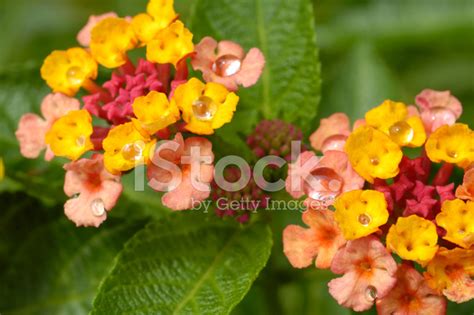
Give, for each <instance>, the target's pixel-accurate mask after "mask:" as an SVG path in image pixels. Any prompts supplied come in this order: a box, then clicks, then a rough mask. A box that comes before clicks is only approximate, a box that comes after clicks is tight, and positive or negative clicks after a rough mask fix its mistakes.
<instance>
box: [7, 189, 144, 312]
mask: <svg viewBox="0 0 474 315" xmlns="http://www.w3.org/2000/svg"><path fill="white" fill-rule="evenodd" d="M0 198H1V200H2V203H3V204H4V205H7V206H4V207H3V208H2V213H1V216H0V238H1V239H2V240H8V242H2V243H1V245H0V310H1V313H2V314H6V315H9V314H17V315H19V314H25V315H26V314H27V315H33V314H86V313H88V312H89V311H90V309H91V307H92V300H93V297H94V296H95V294H96V292H97V288H98V286H99V283H100V281H101V279H102V278H103V277H105V276H106V274H107V272H108V271H109V268H110V266H112V263H113V260H114V257H115V256H116V255H117V253H118V252H119V251H120V250H121V249H122V244H123V243H124V242H125V241H126V240H127V239H128V238H130V237H131V236H132V235H133V233H134V232H135V231H137V230H138V229H139V228H141V227H142V226H143V225H144V222H137V221H132V220H118V219H113V218H109V219H108V220H107V221H106V222H105V223H104V224H103V225H102V226H101V227H100V228H99V229H96V228H76V227H75V226H74V224H73V223H72V222H70V221H69V220H67V218H66V217H65V216H64V214H63V209H62V208H50V209H45V208H43V207H42V205H41V204H40V203H39V202H38V201H36V200H34V199H30V198H28V197H25V195H23V194H2V195H0Z"/></svg>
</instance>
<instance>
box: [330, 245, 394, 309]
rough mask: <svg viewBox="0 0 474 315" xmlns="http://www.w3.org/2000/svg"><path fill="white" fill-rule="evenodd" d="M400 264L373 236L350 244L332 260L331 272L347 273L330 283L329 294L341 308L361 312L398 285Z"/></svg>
mask: <svg viewBox="0 0 474 315" xmlns="http://www.w3.org/2000/svg"><path fill="white" fill-rule="evenodd" d="M396 270H397V265H396V263H395V260H393V258H392V256H391V255H390V254H389V253H388V252H387V250H386V249H385V247H384V245H383V244H382V243H381V242H380V241H379V240H378V239H377V238H376V237H374V236H368V237H364V238H360V239H357V240H354V241H349V242H347V244H346V246H345V247H344V248H341V249H340V250H339V251H338V252H337V253H336V255H335V256H334V259H333V261H332V265H331V271H332V272H334V273H336V274H344V275H343V276H342V277H341V278H337V279H333V280H331V281H330V282H329V284H328V286H329V293H330V294H331V295H332V296H333V297H334V298H335V299H336V300H337V302H338V303H339V304H340V305H343V306H345V307H349V308H352V309H353V310H354V311H357V312H361V311H365V310H368V309H370V308H371V307H372V305H373V304H374V302H375V300H376V298H382V297H384V296H385V295H386V294H387V293H388V292H389V291H390V289H391V288H392V287H393V286H394V285H395V282H396V278H395V272H396Z"/></svg>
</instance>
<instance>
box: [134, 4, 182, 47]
mask: <svg viewBox="0 0 474 315" xmlns="http://www.w3.org/2000/svg"><path fill="white" fill-rule="evenodd" d="M173 2H174V1H173V0H151V1H150V2H149V3H148V6H147V13H141V14H138V15H137V16H135V17H134V18H133V20H132V27H133V30H134V31H135V34H136V35H137V37H138V39H139V40H140V41H141V42H142V43H145V44H146V43H148V42H150V41H151V40H152V39H153V38H154V37H155V35H156V34H157V33H158V32H159V31H161V30H162V29H164V28H166V27H168V26H169V25H170V24H171V23H172V22H173V21H174V20H176V19H177V17H178V15H177V14H176V12H175V11H174V6H173V4H174V3H173Z"/></svg>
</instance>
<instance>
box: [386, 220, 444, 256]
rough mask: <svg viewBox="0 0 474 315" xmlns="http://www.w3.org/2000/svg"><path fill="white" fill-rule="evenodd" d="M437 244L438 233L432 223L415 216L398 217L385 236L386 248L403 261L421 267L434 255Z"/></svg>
mask: <svg viewBox="0 0 474 315" xmlns="http://www.w3.org/2000/svg"><path fill="white" fill-rule="evenodd" d="M437 242H438V233H437V232H436V226H435V225H434V223H433V222H431V221H428V220H425V219H423V218H422V217H419V216H417V215H411V216H409V217H399V218H398V220H397V223H396V224H394V225H392V226H391V227H390V230H389V231H388V234H387V248H389V249H390V250H392V251H394V252H395V253H397V255H398V256H400V257H401V258H403V259H407V260H413V261H416V262H418V263H420V264H422V265H423V264H426V263H427V262H428V261H430V260H431V259H432V258H433V257H434V255H435V254H436V251H437V250H438V245H437Z"/></svg>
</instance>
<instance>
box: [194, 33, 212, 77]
mask: <svg viewBox="0 0 474 315" xmlns="http://www.w3.org/2000/svg"><path fill="white" fill-rule="evenodd" d="M216 48H217V42H216V41H215V40H214V39H213V38H212V37H204V38H203V39H202V40H201V41H200V42H199V44H197V45H196V46H195V47H194V50H195V51H196V54H195V55H194V56H193V58H192V60H191V65H192V66H193V69H194V70H200V71H202V73H203V77H204V80H206V81H208V80H210V79H211V73H212V64H213V63H214V61H215V60H216V58H217V57H216Z"/></svg>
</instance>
